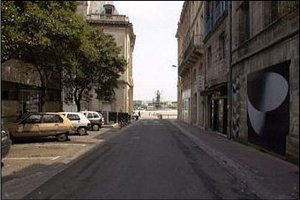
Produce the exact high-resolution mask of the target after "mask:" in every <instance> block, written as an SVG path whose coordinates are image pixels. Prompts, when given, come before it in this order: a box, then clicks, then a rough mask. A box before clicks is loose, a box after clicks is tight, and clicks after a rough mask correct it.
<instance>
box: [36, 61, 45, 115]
mask: <svg viewBox="0 0 300 200" xmlns="http://www.w3.org/2000/svg"><path fill="white" fill-rule="evenodd" d="M36 69H37V71H38V73H39V75H40V81H41V97H40V108H39V112H45V108H44V106H45V103H46V80H45V79H44V76H43V73H42V71H41V69H40V68H39V67H38V66H37V67H36Z"/></svg>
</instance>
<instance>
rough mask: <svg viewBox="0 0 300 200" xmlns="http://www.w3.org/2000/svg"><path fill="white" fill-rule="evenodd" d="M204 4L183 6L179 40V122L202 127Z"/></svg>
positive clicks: (196, 3) (179, 23)
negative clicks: (201, 91)
mask: <svg viewBox="0 0 300 200" xmlns="http://www.w3.org/2000/svg"><path fill="white" fill-rule="evenodd" d="M202 27H203V2H202V1H185V2H184V3H183V7H182V11H181V15H180V20H179V22H178V29H177V33H176V38H177V41H178V119H180V120H183V121H185V122H187V123H191V124H195V125H196V124H197V125H203V114H202V110H203V108H202V107H203V104H202V102H203V98H202V97H200V90H201V89H203V80H204V79H203V75H202V74H203V71H204V68H203V62H204V57H203V43H202V41H203V28H202Z"/></svg>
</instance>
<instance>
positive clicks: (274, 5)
mask: <svg viewBox="0 0 300 200" xmlns="http://www.w3.org/2000/svg"><path fill="white" fill-rule="evenodd" d="M278 6H279V2H278V1H271V21H272V22H273V21H275V20H276V19H277V18H278V17H279V9H278Z"/></svg>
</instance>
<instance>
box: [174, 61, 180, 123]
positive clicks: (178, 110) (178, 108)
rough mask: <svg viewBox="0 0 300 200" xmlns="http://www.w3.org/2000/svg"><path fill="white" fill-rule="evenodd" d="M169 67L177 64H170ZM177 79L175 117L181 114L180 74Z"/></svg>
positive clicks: (175, 66) (178, 117)
mask: <svg viewBox="0 0 300 200" xmlns="http://www.w3.org/2000/svg"><path fill="white" fill-rule="evenodd" d="M171 67H174V68H177V65H171ZM177 76H178V80H177V119H180V116H181V111H182V110H181V105H182V103H181V99H182V94H181V87H182V79H181V76H180V75H179V74H178V75H177Z"/></svg>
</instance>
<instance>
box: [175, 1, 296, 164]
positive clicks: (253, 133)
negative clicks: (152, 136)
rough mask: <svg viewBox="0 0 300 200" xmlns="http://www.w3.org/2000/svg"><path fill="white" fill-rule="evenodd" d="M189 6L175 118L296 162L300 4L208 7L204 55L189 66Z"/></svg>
mask: <svg viewBox="0 0 300 200" xmlns="http://www.w3.org/2000/svg"><path fill="white" fill-rule="evenodd" d="M191 4H192V2H188V1H185V3H184V6H183V9H182V13H181V16H180V21H179V24H178V30H177V34H176V37H177V38H178V66H179V68H178V119H180V120H183V121H185V122H187V123H190V124H197V125H199V126H200V127H203V128H205V129H208V130H211V131H214V132H219V133H222V134H224V135H226V136H227V137H228V138H232V139H234V140H237V141H239V142H241V143H245V144H249V145H251V146H256V147H257V148H260V149H263V150H265V151H268V152H270V153H271V154H274V155H277V156H283V157H284V158H286V159H288V160H291V161H294V162H296V163H299V2H297V1H231V2H230V1H204V2H203V3H202V4H203V6H202V7H203V8H202V10H203V11H202V12H203V16H204V17H203V18H202V17H198V19H201V20H203V22H202V21H201V20H200V24H201V23H203V27H204V28H202V26H200V27H198V28H197V30H196V31H198V32H202V30H204V32H203V37H202V39H203V40H202V42H203V48H204V52H202V53H200V55H197V56H194V57H192V60H189V59H188V58H189V57H188V56H186V55H187V53H186V54H185V53H184V52H185V51H193V50H194V49H193V48H191V47H188V48H186V46H187V45H186V46H184V45H185V42H187V41H189V39H185V37H187V38H188V37H190V36H185V35H189V34H190V35H191V34H192V33H193V32H194V27H193V26H191V25H190V22H191V21H192V19H193V18H192V16H195V15H193V13H197V11H196V12H193V11H191V10H192V9H191V8H189V5H191ZM199 4H200V2H199ZM195 9H196V8H195ZM197 9H198V12H201V11H200V9H201V8H197ZM200 16H201V15H200ZM185 60H186V61H185ZM197 62H199V63H197ZM201 63H202V65H201ZM197 66H198V67H199V66H200V67H199V69H198V71H197V68H196V67H197ZM201 66H202V67H201ZM195 68H196V70H195ZM195 75H197V76H198V75H199V76H200V77H201V76H202V77H204V78H203V79H204V81H203V87H200V88H198V94H199V91H200V96H197V98H198V102H197V101H195V99H196V95H195V89H194V88H193V85H196V84H197V83H198V82H197V78H196V79H195V78H194V77H193V76H195ZM197 76H196V77H197ZM200 85H201V84H200ZM193 89H194V90H193ZM193 98H194V100H193ZM199 100H200V102H199ZM202 102H203V104H201V103H202ZM193 112H194V113H195V112H196V113H197V115H196V116H197V120H196V122H197V123H195V120H193V117H194V116H195V114H193ZM202 115H203V117H202V118H201V116H202Z"/></svg>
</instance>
